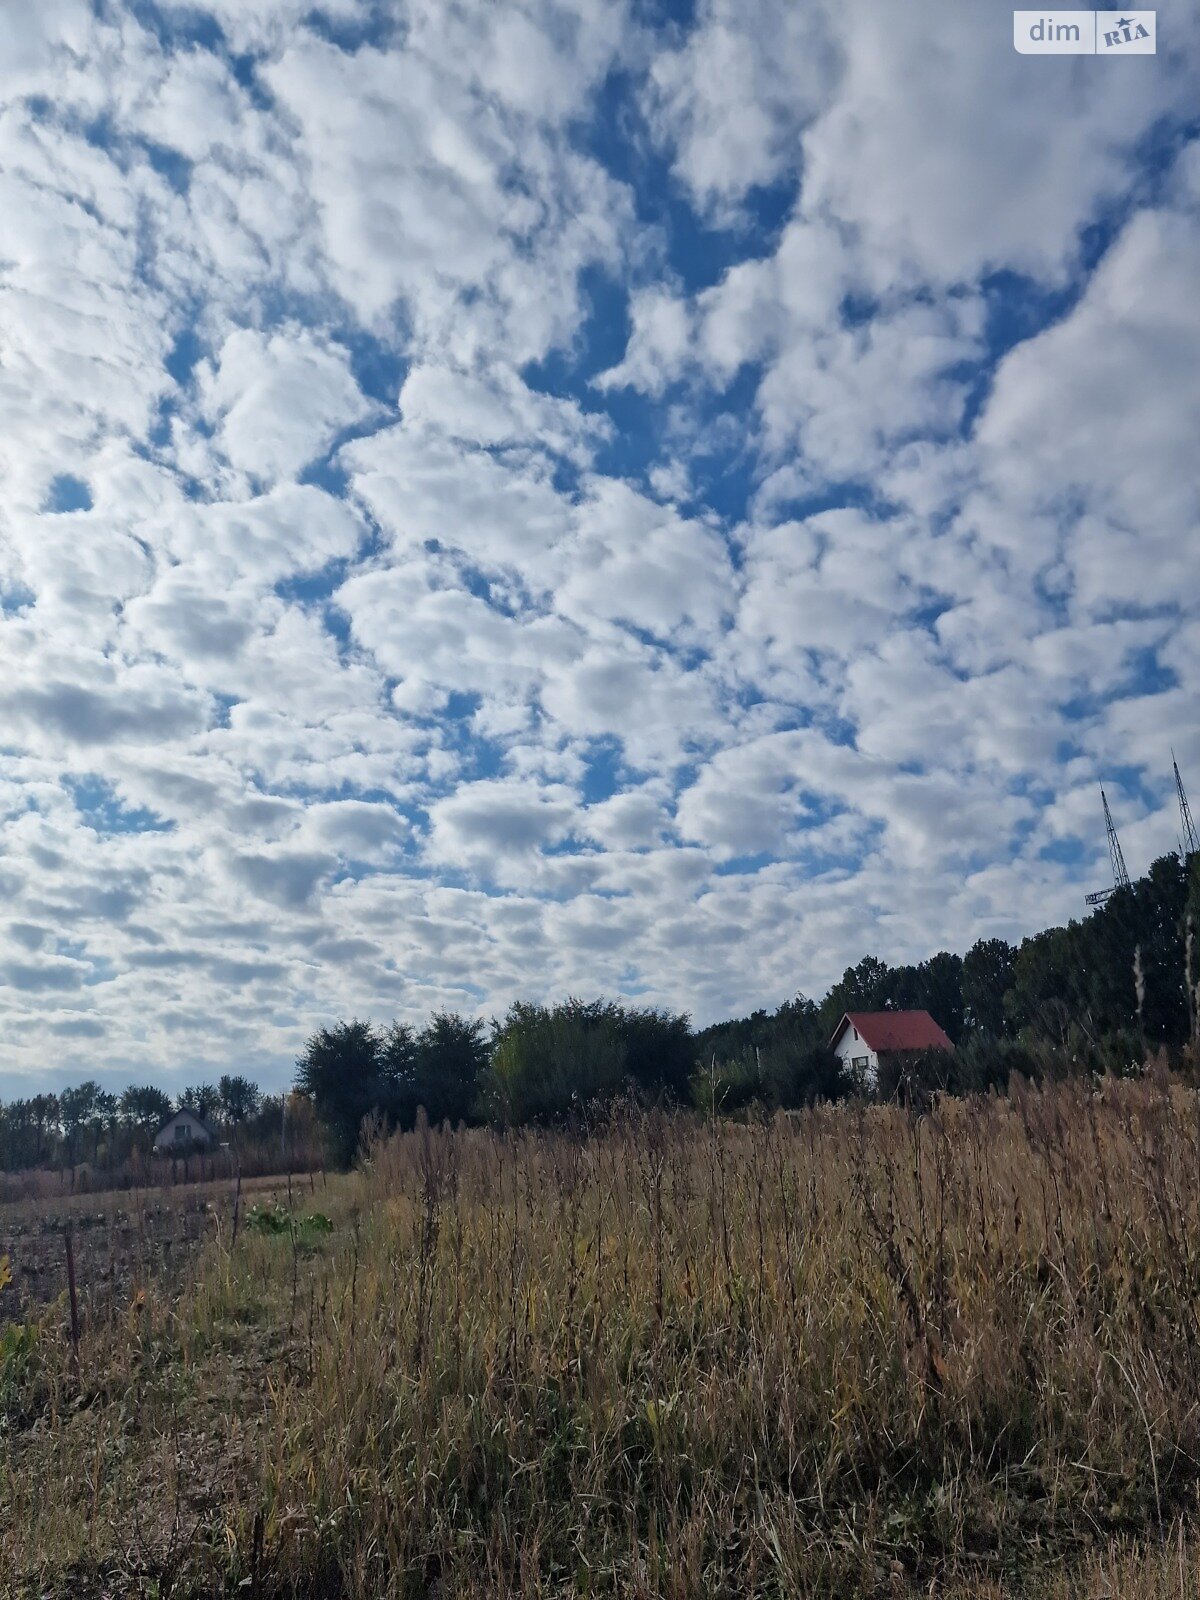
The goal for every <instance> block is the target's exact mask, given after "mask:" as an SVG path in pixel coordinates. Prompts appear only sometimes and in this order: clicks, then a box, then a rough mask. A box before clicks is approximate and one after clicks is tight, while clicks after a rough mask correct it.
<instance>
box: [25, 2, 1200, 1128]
mask: <svg viewBox="0 0 1200 1600" xmlns="http://www.w3.org/2000/svg"><path fill="white" fill-rule="evenodd" d="M0 36H2V37H3V39H4V48H3V51H2V52H0V1095H5V1096H10V1095H15V1094H19V1093H31V1092H36V1090H37V1089H38V1088H41V1087H56V1086H58V1085H59V1084H61V1083H63V1082H66V1081H70V1080H73V1079H78V1078H80V1077H84V1076H89V1077H96V1078H99V1079H100V1080H101V1081H103V1082H105V1083H106V1084H121V1083H124V1082H127V1081H129V1080H131V1079H137V1080H142V1081H154V1082H158V1083H161V1084H162V1085H163V1086H165V1087H167V1088H176V1087H178V1086H179V1085H180V1084H181V1083H183V1082H187V1081H195V1080H196V1079H198V1078H201V1077H205V1076H212V1075H214V1074H216V1073H217V1072H220V1071H225V1070H233V1071H244V1072H246V1073H248V1074H250V1075H251V1076H254V1077H257V1078H258V1079H259V1081H261V1082H262V1083H263V1084H264V1085H269V1086H272V1087H277V1086H279V1085H282V1084H283V1083H285V1082H287V1081H288V1079H289V1077H290V1073H291V1068H292V1063H293V1061H294V1058H295V1056H296V1054H297V1052H298V1050H299V1049H300V1048H301V1046H302V1043H303V1040H304V1039H305V1037H306V1036H307V1035H308V1034H309V1033H310V1032H311V1031H312V1030H313V1029H314V1028H316V1027H318V1026H321V1025H324V1024H326V1023H328V1022H330V1021H332V1020H334V1019H335V1018H338V1017H343V1016H351V1015H358V1016H370V1017H374V1018H376V1019H377V1020H380V1021H384V1020H388V1019H391V1018H392V1017H401V1018H408V1019H411V1020H419V1019H420V1018H422V1017H423V1016H425V1015H426V1014H427V1013H428V1012H429V1011H430V1010H432V1009H433V1008H435V1007H449V1008H452V1009H455V1010H460V1011H463V1012H466V1013H468V1014H471V1015H479V1016H483V1017H490V1016H492V1015H495V1014H497V1013H498V1012H502V1011H503V1010H504V1009H505V1008H506V1007H507V1005H508V1003H509V1002H510V1001H511V1000H513V999H514V998H518V997H520V998H525V999H531V1000H545V999H552V998H555V997H563V996H565V995H567V994H571V993H574V994H580V995H584V996H588V997H590V996H593V995H596V994H601V993H603V994H606V995H620V996H624V997H627V998H629V999H630V1000H633V1001H635V1002H637V1003H640V1004H648V1005H650V1004H653V1005H664V1006H670V1007H672V1008H679V1009H683V1010H687V1011H688V1012H690V1013H691V1014H692V1016H693V1017H694V1018H695V1019H696V1021H697V1022H698V1023H706V1022H708V1021H711V1020H713V1019H716V1018H718V1017H721V1016H726V1015H731V1014H742V1013H745V1012H746V1011H748V1010H750V1009H752V1008H754V1007H756V1006H775V1005H778V1004H779V1003H780V1002H781V1001H783V1000H785V999H787V998H789V997H790V996H792V995H794V994H796V993H797V992H798V991H803V992H806V993H809V994H813V995H820V994H821V993H823V991H824V990H825V988H826V987H827V986H828V985H829V984H830V982H831V981H833V980H834V979H836V978H837V977H838V976H839V975H840V973H841V971H842V970H843V968H844V967H845V966H846V965H847V964H848V963H850V962H852V961H855V960H857V959H858V958H859V957H860V956H861V955H863V954H864V953H866V952H867V951H870V952H872V953H874V954H877V955H880V956H882V957H884V958H885V959H887V960H889V961H892V962H899V961H903V960H911V959H921V958H923V957H925V956H927V955H929V954H931V953H932V952H933V951H935V950H938V949H943V948H949V949H957V950H960V951H961V950H964V949H966V948H967V947H968V946H969V945H970V944H971V943H972V942H973V941H974V940H976V939H977V938H980V937H992V936H997V935H999V936H1003V937H1006V938H1009V939H1018V938H1020V937H1021V936H1023V935H1024V934H1027V933H1029V932H1032V931H1035V930H1037V929H1039V928H1041V927H1044V926H1046V925H1048V924H1051V923H1055V922H1061V921H1064V920H1066V919H1067V918H1069V917H1072V916H1081V915H1083V914H1084V905H1083V896H1084V894H1085V892H1087V891H1088V890H1091V889H1094V888H1100V887H1103V886H1104V885H1105V884H1106V883H1107V882H1108V881H1109V878H1110V874H1109V868H1108V857H1107V851H1106V846H1105V835H1104V829H1103V820H1102V816H1101V813H1100V803H1099V793H1098V787H1097V786H1098V783H1099V782H1101V781H1103V782H1104V784H1105V787H1106V790H1107V793H1108V797H1109V800H1110V803H1111V805H1112V808H1113V812H1114V815H1115V817H1116V820H1117V825H1118V828H1119V830H1120V833H1121V838H1122V843H1123V845H1124V850H1125V856H1126V859H1127V861H1128V863H1129V867H1130V870H1131V871H1132V872H1134V873H1135V874H1136V873H1137V872H1139V871H1143V870H1145V868H1146V867H1147V866H1148V865H1149V863H1150V861H1151V860H1152V859H1154V858H1155V857H1156V856H1159V855H1161V854H1164V853H1165V852H1166V851H1168V850H1170V849H1172V848H1175V847H1176V845H1177V842H1178V820H1177V815H1176V811H1175V806H1174V791H1173V786H1172V774H1171V758H1170V751H1171V748H1172V747H1173V748H1174V750H1175V753H1176V755H1177V757H1178V759H1179V763H1180V767H1181V770H1182V772H1183V774H1184V777H1185V780H1186V779H1187V778H1188V777H1189V775H1190V777H1191V782H1192V788H1193V792H1194V794H1195V799H1196V800H1200V720H1198V719H1197V715H1196V689H1197V678H1198V675H1200V672H1198V669H1200V620H1198V606H1197V602H1198V600H1200V561H1198V560H1197V529H1198V528H1200V504H1198V501H1200V475H1198V474H1197V472H1196V452H1197V444H1198V443H1200V292H1198V291H1200V93H1198V82H1197V79H1198V76H1200V6H1198V5H1197V4H1195V3H1191V4H1184V3H1179V0H1177V3H1175V4H1173V5H1171V6H1169V7H1167V8H1166V9H1163V10H1160V11H1159V12H1158V53H1157V55H1154V56H1139V57H1136V58H1126V59H1122V60H1112V59H1102V58H1094V57H1067V56H1058V57H1040V56H1036V57H1035V56H1025V55H1018V54H1017V53H1016V52H1015V51H1014V50H1013V47H1012V18H1011V15H1010V11H1009V10H1007V9H1004V8H1003V7H1001V6H999V5H997V4H994V3H990V0H989V3H980V0H945V3H937V0H912V3H910V4H908V5H905V6H904V7H903V8H901V7H898V6H897V5H896V0H696V3H695V4H693V5H678V6H668V5H666V4H653V3H649V0H646V3H635V0H569V3H567V0H411V3H406V0H325V3H324V4H319V5H315V6H314V5H311V4H310V3H308V0H204V3H198V4H191V3H183V0H125V3H120V0H94V3H93V0H38V3H37V4H36V5H31V4H30V3H29V0H0ZM1193 804H1195V800H1194V801H1193Z"/></svg>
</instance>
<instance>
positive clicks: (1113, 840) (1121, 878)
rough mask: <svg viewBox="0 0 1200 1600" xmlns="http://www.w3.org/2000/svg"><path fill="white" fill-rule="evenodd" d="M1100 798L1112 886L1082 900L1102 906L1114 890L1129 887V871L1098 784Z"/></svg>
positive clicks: (1102, 786) (1102, 787)
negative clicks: (1106, 836)
mask: <svg viewBox="0 0 1200 1600" xmlns="http://www.w3.org/2000/svg"><path fill="white" fill-rule="evenodd" d="M1100 799H1101V801H1102V802H1103V805H1104V826H1105V827H1106V828H1107V830H1108V856H1109V860H1110V861H1111V862H1112V874H1113V886H1112V888H1111V889H1098V890H1097V891H1096V893H1095V894H1089V895H1085V896H1084V901H1085V903H1086V904H1087V905H1089V906H1102V905H1103V904H1104V902H1105V901H1106V900H1107V899H1108V897H1109V895H1110V894H1112V893H1113V892H1114V890H1117V889H1128V888H1129V873H1128V872H1127V871H1126V869H1125V856H1124V854H1123V853H1122V850H1121V841H1120V839H1118V838H1117V828H1116V824H1115V823H1114V822H1113V819H1112V812H1111V811H1110V810H1109V809H1108V796H1107V795H1106V794H1105V792H1104V785H1103V784H1101V785H1100Z"/></svg>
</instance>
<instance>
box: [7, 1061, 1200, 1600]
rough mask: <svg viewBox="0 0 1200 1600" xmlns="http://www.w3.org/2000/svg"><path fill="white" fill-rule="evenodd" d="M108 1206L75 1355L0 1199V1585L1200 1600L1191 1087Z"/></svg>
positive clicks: (433, 1142) (532, 1143)
mask: <svg viewBox="0 0 1200 1600" xmlns="http://www.w3.org/2000/svg"><path fill="white" fill-rule="evenodd" d="M81 1206H82V1208H83V1209H82V1210H81V1211H80V1212H78V1213H77V1214H76V1215H75V1217H74V1221H75V1226H76V1234H75V1237H76V1241H77V1244H78V1246H79V1251H78V1254H79V1258H80V1277H81V1279H82V1280H83V1283H84V1287H83V1289H82V1291H81V1298H82V1300H83V1312H82V1330H81V1340H80V1348H79V1352H78V1356H77V1357H76V1353H75V1352H74V1350H73V1348H72V1345H71V1340H70V1337H69V1317H67V1315H66V1314H65V1310H64V1303H63V1297H62V1278H61V1272H60V1269H59V1266H58V1264H57V1256H58V1251H59V1246H60V1245H61V1242H62V1238H61V1226H60V1225H61V1223H62V1221H63V1220H64V1218H63V1216H62V1214H61V1213H60V1214H58V1215H57V1221H56V1223H55V1225H53V1226H52V1225H50V1222H49V1219H48V1218H47V1217H45V1216H44V1215H43V1216H41V1217H38V1216H36V1215H31V1214H29V1213H28V1211H22V1212H20V1213H19V1214H14V1215H12V1216H8V1217H4V1218H3V1219H0V1237H2V1238H3V1240H4V1244H3V1246H0V1251H7V1252H8V1253H9V1254H10V1255H11V1256H12V1261H13V1268H14V1277H15V1278H16V1280H17V1287H16V1294H17V1300H16V1302H15V1303H14V1301H13V1299H12V1294H13V1288H12V1287H11V1286H10V1289H8V1290H6V1291H5V1296H6V1299H5V1308H4V1313H3V1315H4V1317H6V1318H9V1319H11V1320H10V1321H9V1323H8V1326H7V1329H6V1330H5V1331H4V1332H3V1333H0V1594H2V1595H3V1596H4V1600H8V1597H9V1596H13V1597H17V1596H19V1597H21V1600H32V1597H34V1596H37V1597H39V1600H42V1597H52V1600H66V1597H67V1596H71V1597H73V1600H74V1597H80V1600H100V1597H105V1600H115V1597H117V1596H121V1597H124V1596H138V1597H146V1600H150V1597H155V1600H165V1597H168V1596H171V1597H175V1600H188V1597H190V1600H200V1597H216V1596H222V1595H227V1596H233V1595H239V1596H246V1595H249V1596H255V1597H258V1600H301V1597H307V1600H377V1597H396V1600H399V1597H406V1600H407V1597H413V1600H416V1597H419V1596H429V1597H437V1600H451V1597H462V1600H467V1597H480V1600H482V1597H484V1596H488V1597H496V1600H499V1597H500V1596H512V1595H520V1596H530V1597H532V1596H546V1597H551V1596H553V1597H566V1596H577V1595H580V1596H581V1595H612V1596H622V1597H626V1596H627V1597H630V1600H635V1597H636V1600H657V1597H660V1596H661V1597H663V1600H702V1597H704V1600H707V1597H709V1596H728V1597H730V1600H733V1597H735V1596H736V1597H742V1596H752V1597H759V1596H761V1597H764V1600H765V1597H772V1600H774V1597H779V1600H783V1597H785V1596H792V1595H797V1596H813V1597H816V1596H831V1597H834V1596H836V1597H843V1596H844V1597H847V1600H863V1597H868V1596H870V1597H876V1596H879V1597H883V1596H887V1597H894V1600H915V1597H916V1596H917V1595H938V1596H943V1597H944V1600H951V1597H957V1600H966V1597H968V1596H971V1597H985V1600H1050V1597H1055V1600H1067V1597H1068V1596H1071V1597H1075V1596H1084V1597H1088V1600H1100V1597H1110V1600H1113V1597H1117V1596H1121V1597H1130V1600H1150V1597H1151V1596H1153V1597H1155V1600H1157V1597H1159V1596H1165V1597H1176V1600H1184V1597H1196V1596H1200V1564H1198V1562H1197V1549H1196V1545H1195V1543H1194V1540H1193V1537H1192V1530H1193V1527H1194V1517H1195V1512H1196V1501H1197V1490H1198V1486H1200V1340H1198V1338H1197V1331H1198V1329H1200V1115H1198V1112H1197V1104H1196V1097H1195V1095H1194V1093H1193V1092H1192V1091H1191V1090H1187V1089H1184V1088H1182V1087H1179V1086H1173V1085H1170V1084H1167V1083H1166V1082H1151V1081H1147V1082H1145V1083H1136V1084H1130V1083H1105V1084H1102V1085H1100V1086H1099V1088H1098V1089H1097V1090H1095V1091H1093V1090H1092V1089H1091V1088H1089V1087H1085V1086H1079V1085H1067V1086H1061V1087H1056V1088H1050V1089H1047V1090H1045V1091H1031V1090H1027V1091H1023V1092H1022V1093H1020V1094H1019V1095H1018V1096H1017V1097H1016V1098H1015V1099H1014V1100H1012V1101H1000V1100H988V1101H978V1102H957V1103H951V1102H946V1103H942V1104H939V1105H938V1106H936V1107H935V1108H934V1109H933V1110H932V1111H931V1112H930V1113H929V1114H928V1115H924V1116H916V1115H913V1114H910V1113H908V1112H905V1111H902V1110H899V1109H896V1108H874V1109H871V1110H867V1111H865V1112H859V1111H856V1110H854V1109H853V1108H838V1109H834V1110H820V1111H816V1112H813V1113H811V1114H806V1115H804V1116H802V1117H796V1118H783V1117H781V1118H779V1119H777V1120H776V1121H774V1122H771V1123H765V1124H756V1125H750V1126H743V1125H736V1124H729V1123H720V1122H713V1123H706V1122H703V1121H699V1120H696V1119H693V1118H683V1117H680V1118H677V1119H669V1118H664V1117H661V1116H656V1115H650V1116H642V1115H633V1114H631V1115H629V1116H628V1117H626V1118H622V1119H618V1120H617V1121H616V1122H614V1123H613V1124H611V1125H609V1126H607V1127H606V1128H605V1129H604V1130H602V1131H598V1132H596V1133H594V1134H593V1135H591V1136H590V1137H587V1138H577V1137H573V1136H569V1135H567V1134H563V1133H537V1132H530V1131H526V1132H523V1133H519V1134H513V1135H499V1134H493V1133H489V1132H484V1131H480V1132H468V1133H460V1134H458V1135H451V1134H437V1133H429V1132H427V1131H426V1132H418V1133H417V1134H410V1135H404V1136H401V1137H398V1138H396V1139H393V1140H392V1141H390V1142H388V1143H385V1144H378V1145H376V1146H375V1147H374V1148H373V1149H372V1150H371V1151H370V1153H369V1159H368V1161H367V1162H366V1164H365V1166H364V1169H363V1171H362V1172H360V1173H358V1174H355V1175H352V1176H349V1177H343V1178H338V1179H330V1180H329V1181H328V1183H327V1184H325V1185H323V1184H322V1182H321V1180H320V1179H319V1178H318V1179H317V1180H315V1183H312V1184H310V1183H309V1181H308V1180H307V1179H306V1180H305V1181H304V1182H303V1183H300V1182H296V1183H294V1184H293V1186H292V1192H291V1195H290V1198H289V1195H288V1193H287V1188H286V1184H283V1185H281V1184H279V1183H278V1182H276V1183H275V1185H274V1186H272V1185H271V1184H269V1183H267V1184H263V1185H257V1184H256V1185H255V1186H254V1188H253V1189H250V1188H249V1186H248V1187H247V1190H246V1191H244V1193H243V1202H242V1212H241V1216H240V1218H239V1229H238V1234H237V1238H236V1240H235V1239H234V1236H233V1227H232V1206H231V1195H230V1192H229V1189H228V1186H222V1187H221V1189H220V1191H214V1192H202V1191H200V1190H195V1191H184V1190H183V1189H182V1188H180V1189H178V1190H176V1191H174V1192H173V1193H172V1194H171V1195H170V1196H164V1195H161V1194H159V1195H155V1196H153V1197H151V1196H149V1195H144V1196H142V1197H141V1200H140V1203H139V1205H138V1207H137V1209H136V1210H135V1209H134V1208H132V1207H131V1206H130V1205H129V1202H128V1197H124V1196H122V1197H119V1198H118V1197H112V1205H111V1208H108V1207H107V1206H105V1207H97V1205H96V1201H95V1198H94V1197H91V1198H89V1199H87V1200H84V1201H82V1202H81ZM89 1211H90V1212H91V1213H93V1214H94V1215H95V1216H97V1217H98V1218H103V1220H97V1221H95V1222H93V1223H92V1224H91V1225H90V1226H87V1227H85V1226H84V1220H83V1219H84V1216H85V1215H86V1214H87V1213H88V1212H89ZM90 1235H94V1238H90V1237H89V1236H90ZM0 1326H3V1324H2V1323H0Z"/></svg>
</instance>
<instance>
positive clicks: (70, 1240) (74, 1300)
mask: <svg viewBox="0 0 1200 1600" xmlns="http://www.w3.org/2000/svg"><path fill="white" fill-rule="evenodd" d="M63 1239H64V1241H65V1243H66V1247H67V1288H68V1289H69V1290H70V1292H71V1351H72V1353H73V1355H74V1358H75V1372H76V1374H77V1375H78V1372H79V1297H78V1295H77V1293H76V1290H75V1240H74V1230H73V1227H72V1224H71V1223H70V1222H68V1223H67V1226H66V1229H65V1230H64V1232H63Z"/></svg>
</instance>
